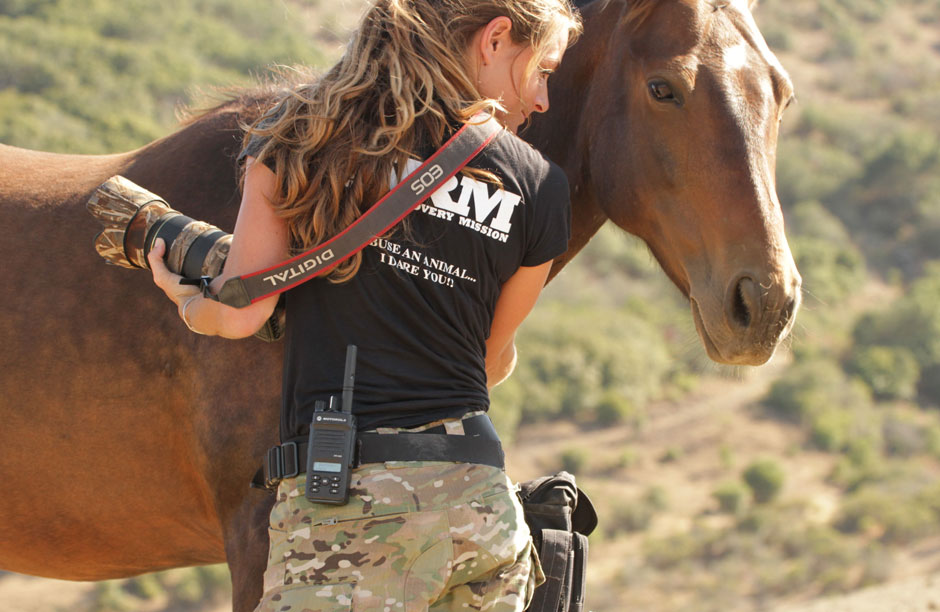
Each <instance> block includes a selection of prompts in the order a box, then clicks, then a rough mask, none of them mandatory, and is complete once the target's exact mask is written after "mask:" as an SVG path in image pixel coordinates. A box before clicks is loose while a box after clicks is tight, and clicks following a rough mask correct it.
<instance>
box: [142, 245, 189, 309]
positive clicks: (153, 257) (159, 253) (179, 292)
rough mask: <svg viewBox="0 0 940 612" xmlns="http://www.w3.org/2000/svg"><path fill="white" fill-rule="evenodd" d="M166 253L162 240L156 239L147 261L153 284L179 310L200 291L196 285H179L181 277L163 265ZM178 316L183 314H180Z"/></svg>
mask: <svg viewBox="0 0 940 612" xmlns="http://www.w3.org/2000/svg"><path fill="white" fill-rule="evenodd" d="M165 252H166V243H165V242H164V241H163V238H157V241H156V243H154V245H153V248H152V249H150V253H148V254H147V261H148V262H149V263H150V271H151V272H152V273H153V282H154V284H156V285H157V287H160V288H161V289H163V292H164V293H165V294H166V296H167V297H168V298H170V300H172V301H173V303H174V304H176V307H177V309H181V308H182V307H183V304H185V303H186V300H187V299H189V298H191V297H192V296H194V295H199V294H200V293H201V292H202V291H201V290H200V288H199V287H198V286H197V285H181V284H180V280H182V278H183V277H182V276H180V275H179V274H174V273H172V272H170V269H169V268H167V267H166V264H165V263H163V254H164V253H165ZM180 316H181V317H182V316H183V314H182V312H180Z"/></svg>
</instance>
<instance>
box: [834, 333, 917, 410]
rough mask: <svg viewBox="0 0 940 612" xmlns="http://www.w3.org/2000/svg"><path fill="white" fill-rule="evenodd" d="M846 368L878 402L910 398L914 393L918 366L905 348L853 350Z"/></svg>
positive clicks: (886, 347) (870, 347) (869, 347)
mask: <svg viewBox="0 0 940 612" xmlns="http://www.w3.org/2000/svg"><path fill="white" fill-rule="evenodd" d="M847 367H848V370H849V372H852V373H853V374H855V375H857V376H858V377H859V378H861V379H862V380H863V381H865V384H867V385H868V387H869V388H870V389H871V390H872V393H874V395H875V397H876V398H878V399H882V400H886V399H913V398H914V396H915V395H916V393H917V381H918V379H919V378H920V366H919V365H918V363H917V359H916V358H915V357H914V353H912V352H911V351H910V350H909V349H907V348H904V347H896V346H895V347H890V346H863V347H860V348H858V349H856V350H855V352H854V353H853V355H852V356H851V358H850V359H849V362H848V364H847Z"/></svg>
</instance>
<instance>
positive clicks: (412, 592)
mask: <svg viewBox="0 0 940 612" xmlns="http://www.w3.org/2000/svg"><path fill="white" fill-rule="evenodd" d="M304 484H305V477H304V475H300V476H299V477H297V478H293V479H289V480H285V481H283V482H282V483H281V484H280V487H279V488H278V498H277V502H276V503H275V506H274V508H273V509H272V511H271V525H270V531H269V534H270V538H271V548H270V553H269V555H268V568H267V571H266V572H265V575H264V596H263V597H262V599H261V603H260V604H259V605H258V607H257V608H256V610H255V612H307V611H315V612H320V611H323V612H327V611H328V612H339V611H347V610H351V611H354V612H365V611H370V612H371V611H376V612H414V611H419V610H420V611H425V610H427V611H429V612H445V611H454V612H456V611H457V610H460V611H466V610H485V611H488V612H521V610H523V609H524V608H525V606H526V605H527V604H528V601H529V600H530V599H531V596H532V591H533V590H534V588H535V586H536V584H537V583H540V582H541V581H542V580H543V579H544V578H543V575H542V571H541V568H540V567H539V566H538V561H537V560H536V559H535V554H534V552H533V550H532V543H531V538H530V537H529V530H528V528H527V527H526V525H525V522H524V520H523V517H522V507H521V505H520V504H519V501H518V499H517V497H516V493H515V488H514V487H513V485H512V484H511V483H510V482H509V479H508V478H507V476H506V474H505V473H504V472H502V471H501V470H499V469H497V468H494V467H490V466H485V465H473V464H461V463H442V462H388V463H385V464H371V465H367V466H363V467H362V468H359V469H357V470H355V471H354V472H353V478H352V485H351V490H350V501H349V504H347V505H345V506H328V505H323V504H312V503H310V502H309V501H307V498H306V497H304Z"/></svg>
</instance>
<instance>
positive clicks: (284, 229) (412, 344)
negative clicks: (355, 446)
mask: <svg viewBox="0 0 940 612" xmlns="http://www.w3.org/2000/svg"><path fill="white" fill-rule="evenodd" d="M579 33H580V22H579V19H578V16H577V14H576V13H575V12H574V10H573V9H572V8H571V6H570V5H569V4H568V2H567V0H378V1H377V3H376V4H375V5H374V6H373V7H372V8H370V9H369V11H368V12H367V13H366V15H365V16H364V18H363V20H362V23H361V24H360V27H359V29H358V31H357V32H356V34H355V36H354V38H353V40H352V41H351V42H350V45H349V47H348V49H347V52H346V54H345V55H344V57H343V58H342V59H341V60H340V62H339V63H338V64H337V65H336V66H334V67H333V68H332V69H331V70H330V71H329V72H328V73H327V74H326V75H324V76H323V77H322V78H320V79H318V80H316V81H314V82H312V83H309V84H306V85H301V86H297V87H293V88H291V89H289V90H288V91H286V92H284V94H283V95H282V97H281V98H280V99H279V102H278V103H277V104H276V105H275V107H274V108H273V109H272V110H271V111H270V112H269V113H268V114H267V115H266V116H265V117H264V118H263V119H262V121H261V122H260V123H259V124H258V125H256V126H254V128H253V129H252V130H251V133H250V139H249V140H248V141H247V143H246V147H245V149H244V151H243V153H242V158H243V159H244V161H245V165H244V168H245V169H244V183H243V199H242V203H241V208H240V211H239V215H238V219H237V222H236V226H235V232H234V238H233V242H232V247H231V251H230V254H229V257H228V259H227V262H226V266H225V273H224V274H223V275H222V276H220V277H219V278H217V279H215V281H214V282H213V284H212V287H213V290H217V289H218V287H220V286H221V284H222V283H224V281H225V279H226V278H228V277H231V276H236V275H240V274H245V273H248V272H253V271H255V270H258V269H262V268H265V267H268V266H271V265H273V264H276V263H278V262H280V261H282V260H284V259H285V258H287V257H288V255H289V254H292V253H296V252H299V251H303V250H306V249H307V248H310V247H311V246H313V245H315V244H318V243H320V242H322V241H323V240H324V239H327V238H330V237H332V236H333V235H335V234H336V233H338V232H339V231H341V230H342V229H343V228H345V227H346V226H348V225H349V224H350V223H351V222H352V221H353V220H354V219H355V218H357V216H358V215H359V214H360V212H361V211H362V210H365V209H366V208H368V207H369V206H371V205H372V204H373V203H374V202H375V201H377V200H378V199H379V198H380V197H381V196H382V195H383V194H384V193H385V192H386V191H387V190H388V189H389V188H390V186H391V185H392V184H393V183H394V182H395V181H396V180H397V177H401V176H404V175H405V174H407V172H409V171H410V169H411V168H412V167H414V165H415V164H416V163H417V162H416V161H415V160H419V159H423V158H426V157H427V156H429V155H430V154H431V153H433V151H435V150H436V149H437V148H439V147H440V146H441V144H442V143H443V142H444V141H446V139H447V138H448V137H449V136H450V135H451V134H452V133H453V131H454V129H455V128H456V127H458V126H459V125H460V124H461V123H463V122H466V121H468V120H469V119H470V117H472V116H473V115H474V114H475V113H478V112H480V111H490V112H494V113H495V114H496V116H497V118H498V119H499V120H500V121H501V122H502V123H503V125H504V126H505V127H506V128H507V129H506V130H504V132H503V133H501V134H500V135H499V136H498V137H497V138H496V140H495V141H494V142H493V143H492V144H491V145H489V146H488V147H487V149H485V150H484V151H483V152H482V153H481V154H480V155H478V156H477V157H476V158H475V159H474V160H473V161H471V162H470V164H469V165H468V166H467V168H466V169H465V170H464V171H463V173H462V174H461V175H458V177H455V178H454V179H451V181H450V182H449V183H448V184H446V185H445V186H444V187H442V188H441V189H440V190H439V191H438V192H436V193H435V194H433V196H432V197H431V198H430V199H429V200H428V201H427V202H425V203H424V204H423V205H422V206H421V207H420V208H419V209H418V210H416V211H415V212H414V213H412V214H411V215H409V217H408V218H406V220H405V221H404V222H403V223H402V224H401V225H400V226H399V227H397V228H395V229H394V230H392V231H391V232H390V233H389V234H388V235H386V236H384V237H382V238H381V239H378V240H376V241H374V242H373V243H372V245H371V246H369V247H367V248H366V249H364V250H363V251H362V252H361V253H360V254H359V255H357V256H356V257H354V258H352V259H350V260H349V261H348V262H346V263H344V264H343V265H341V266H339V267H337V268H336V269H334V270H333V271H332V272H331V273H330V275H329V276H328V278H325V279H315V280H313V281H310V282H307V283H305V284H303V285H300V286H298V287H296V288H294V289H292V290H290V291H289V292H287V294H286V310H287V331H286V346H285V368H284V380H283V407H282V412H281V414H282V416H281V428H280V434H281V440H282V442H289V441H295V440H296V441H300V440H305V439H306V436H307V431H308V428H309V423H310V422H311V418H313V415H314V405H315V403H317V402H318V401H320V400H322V401H328V400H329V398H330V397H335V396H338V395H339V389H340V386H341V384H342V379H343V366H344V351H345V347H346V346H347V345H348V344H356V345H357V346H358V348H359V359H358V366H357V376H356V392H355V401H354V405H353V413H354V414H355V415H356V417H357V419H358V425H359V430H360V431H361V432H371V433H373V434H376V433H377V434H379V435H383V434H388V435H395V434H399V435H400V434H401V433H409V434H411V433H418V432H422V435H431V434H432V433H433V434H434V435H437V436H438V437H443V438H445V439H447V440H454V439H455V438H457V437H460V436H462V437H464V438H466V437H468V436H469V437H472V438H473V439H474V441H475V440H477V439H479V440H480V441H490V442H491V441H494V440H497V438H496V435H495V433H494V431H493V429H492V424H491V423H490V422H489V420H488V418H487V417H486V415H485V412H486V410H487V408H488V406H489V396H488V388H490V387H492V386H493V385H495V384H497V383H499V382H500V381H502V380H503V379H504V378H505V377H506V376H508V375H509V373H510V372H511V371H512V369H513V366H514V364H515V359H516V350H515V344H514V337H515V332H516V328H517V327H518V325H519V324H520V323H521V321H522V319H523V318H524V317H525V316H526V315H527V314H528V312H529V310H530V309H531V308H532V306H533V305H534V303H535V301H536V298H537V296H538V294H539V291H540V290H541V288H542V286H543V285H544V283H545V280H546V278H547V275H548V272H549V268H550V266H551V261H552V259H553V258H554V257H556V256H557V255H559V254H561V253H562V252H564V251H565V250H566V248H567V238H568V230H569V218H568V217H569V214H570V213H569V204H568V186H567V181H566V180H565V177H564V174H563V173H562V172H561V170H560V169H559V168H558V167H557V166H554V165H552V164H551V163H550V162H548V161H547V160H545V159H544V158H543V157H541V156H540V155H539V154H538V153H537V152H535V151H534V150H533V149H532V148H531V147H529V146H528V145H527V144H526V143H524V142H522V141H521V140H519V139H518V138H517V137H516V136H515V135H514V132H515V131H516V130H517V129H518V128H519V126H520V125H522V124H523V123H524V122H525V120H526V119H527V118H528V117H529V115H531V114H532V113H534V112H544V111H545V110H547V109H548V92H547V79H548V76H549V75H550V74H551V72H552V71H553V70H554V69H555V68H557V66H558V64H559V62H560V61H561V59H562V55H563V53H564V51H565V49H566V48H567V46H568V45H569V44H570V43H571V42H573V39H574V38H575V37H576V36H577V35H578V34H579ZM164 248H165V247H164V245H163V244H162V243H159V244H158V245H157V246H155V248H154V249H153V250H152V252H151V254H150V259H149V261H150V264H151V266H152V269H153V276H154V281H155V282H156V284H157V285H159V286H160V287H161V288H162V289H163V290H164V291H165V292H166V294H167V295H168V296H169V297H170V299H171V300H173V301H174V302H175V303H176V304H177V306H178V308H179V312H180V316H181V318H182V319H183V321H184V322H185V323H186V325H187V326H189V328H190V329H192V330H193V331H194V332H197V333H202V334H214V335H220V336H224V337H227V338H242V337H246V336H249V335H251V334H253V333H254V332H255V331H256V330H257V329H258V328H259V327H260V326H261V325H262V324H263V323H264V322H265V321H266V320H267V319H268V317H269V316H270V315H271V314H272V312H273V310H274V307H275V304H276V301H277V299H276V298H274V297H272V298H268V299H265V300H262V301H260V302H257V303H255V304H253V305H251V306H249V307H247V308H243V309H232V308H229V307H227V306H224V305H222V304H220V303H218V302H215V301H213V300H210V299H205V298H203V297H201V296H200V294H199V293H198V292H197V290H196V289H194V288H193V287H190V286H186V285H180V284H179V280H180V278H179V277H178V276H176V275H174V274H172V273H170V272H169V271H168V270H167V268H166V267H165V265H164V264H163V261H162V255H163V250H164ZM441 434H444V435H443V436H442V435H441ZM373 437H374V436H373ZM404 438H405V437H401V438H400V439H404ZM412 438H415V437H414V436H412ZM416 439H418V440H419V441H420V440H421V439H429V438H421V437H420V436H418V437H417V438H416ZM383 440H387V438H383ZM420 446H421V445H420V444H419V451H418V452H416V455H415V457H414V459H415V460H414V461H411V460H409V461H391V460H389V461H380V462H375V463H365V464H364V465H361V466H360V467H358V468H356V469H355V470H354V471H353V474H352V477H351V485H350V501H349V503H348V504H347V505H344V506H329V505H322V504H318V503H311V502H310V501H308V500H307V498H306V497H305V495H304V491H305V482H306V476H305V474H300V475H299V476H297V477H295V478H288V479H285V480H283V481H282V482H281V483H280V485H279V488H278V501H277V503H276V504H275V506H274V508H273V510H272V512H271V527H270V539H271V548H270V554H269V559H268V570H267V571H266V572H265V581H264V582H265V592H264V596H263V598H262V601H261V603H260V604H259V607H258V610H389V611H397V610H435V611H443V610H466V609H485V610H498V611H503V610H506V611H510V610H513V611H516V610H522V609H523V608H524V607H525V604H526V602H527V600H528V599H529V598H530V597H531V593H532V589H533V588H534V583H535V582H536V581H537V580H538V579H540V575H541V574H540V570H539V568H538V564H537V562H533V561H532V552H531V540H530V538H529V534H528V530H527V528H526V526H525V523H524V522H523V519H522V512H521V508H520V506H519V503H518V500H517V499H516V497H515V495H514V488H513V486H512V484H511V483H510V482H509V481H508V479H507V477H506V475H505V473H504V472H503V471H502V470H501V469H500V468H499V467H498V466H499V465H501V455H500V456H499V457H492V458H490V457H487V458H485V460H483V461H480V462H461V461H459V460H457V461H455V460H454V457H453V456H451V455H448V454H447V453H448V452H449V451H446V448H449V447H448V446H446V445H445V451H434V452H432V451H427V452H425V451H424V450H420ZM455 446H457V445H456V444H455ZM471 446H473V444H471ZM435 452H436V453H438V454H440V453H441V452H443V453H444V455H443V456H437V455H436V454H435ZM429 457H430V459H429ZM300 461H301V463H302V464H303V463H304V459H303V458H301V459H300Z"/></svg>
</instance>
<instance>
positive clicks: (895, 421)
mask: <svg viewBox="0 0 940 612" xmlns="http://www.w3.org/2000/svg"><path fill="white" fill-rule="evenodd" d="M881 429H882V432H883V437H884V446H885V451H886V452H887V453H888V454H891V455H896V456H898V457H913V456H914V455H919V454H921V453H923V452H925V451H927V449H928V439H927V432H926V430H925V429H924V428H923V427H921V425H919V424H918V423H916V422H915V421H913V420H912V419H911V418H909V417H905V416H903V415H902V414H900V413H894V414H890V415H888V416H886V417H885V419H884V422H883V423H882V426H881Z"/></svg>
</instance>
